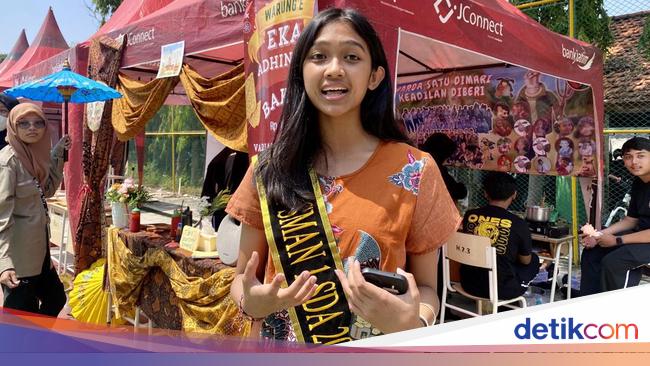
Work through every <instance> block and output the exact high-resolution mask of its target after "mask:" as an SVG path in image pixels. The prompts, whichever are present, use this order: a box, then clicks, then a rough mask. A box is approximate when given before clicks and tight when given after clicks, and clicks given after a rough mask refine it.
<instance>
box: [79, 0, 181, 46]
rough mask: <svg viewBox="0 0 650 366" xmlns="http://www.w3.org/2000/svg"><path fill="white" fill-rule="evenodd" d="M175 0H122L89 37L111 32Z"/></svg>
mask: <svg viewBox="0 0 650 366" xmlns="http://www.w3.org/2000/svg"><path fill="white" fill-rule="evenodd" d="M174 1H175V0H124V2H122V4H121V5H120V7H119V8H117V10H115V12H114V13H113V14H112V15H111V17H110V18H109V19H108V21H107V22H106V23H104V25H102V27H101V28H99V30H98V31H97V33H95V34H94V35H93V36H92V37H91V38H95V37H98V36H100V35H102V34H107V33H110V32H113V31H115V30H117V29H120V28H123V27H124V26H126V25H127V24H129V23H133V22H135V21H137V20H139V19H142V18H144V17H146V16H147V15H149V14H151V13H153V12H155V11H157V10H159V9H161V8H163V7H165V6H167V5H169V4H170V3H172V2H174Z"/></svg>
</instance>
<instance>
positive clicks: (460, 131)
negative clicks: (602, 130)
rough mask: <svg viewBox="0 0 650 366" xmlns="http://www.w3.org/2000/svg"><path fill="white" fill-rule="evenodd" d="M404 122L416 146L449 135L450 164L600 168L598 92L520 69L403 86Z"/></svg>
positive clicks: (551, 170) (549, 171) (557, 170)
mask: <svg viewBox="0 0 650 366" xmlns="http://www.w3.org/2000/svg"><path fill="white" fill-rule="evenodd" d="M396 99H397V101H396V102H397V106H398V118H399V119H401V121H402V122H403V123H404V126H405V129H406V132H407V134H408V136H409V137H410V138H411V140H412V141H413V142H415V143H416V144H417V145H418V146H420V145H421V144H423V143H424V142H425V141H426V139H427V138H428V137H429V136H430V135H431V134H433V133H444V134H446V135H448V136H449V137H450V138H451V139H453V140H454V141H455V142H456V145H457V149H456V151H455V152H454V153H453V155H452V156H451V157H450V158H449V159H448V160H447V162H446V164H447V165H450V166H457V167H466V168H472V169H482V170H499V171H506V172H513V173H526V174H535V175H565V176H566V175H574V176H584V177H592V176H595V175H596V171H597V168H598V166H597V164H598V159H597V153H596V136H595V134H596V133H597V130H596V128H595V124H594V114H595V110H594V105H593V96H592V90H591V88H590V87H589V86H588V85H583V84H579V83H575V82H571V81H567V80H563V79H559V78H555V77H552V76H548V75H543V74H540V73H538V72H535V71H531V70H527V69H524V68H520V67H514V66H513V67H494V68H485V69H476V70H465V71H452V72H445V73H440V74H437V75H436V76H435V77H431V78H428V79H424V80H420V81H416V82H409V83H403V84H398V86H397V92H396Z"/></svg>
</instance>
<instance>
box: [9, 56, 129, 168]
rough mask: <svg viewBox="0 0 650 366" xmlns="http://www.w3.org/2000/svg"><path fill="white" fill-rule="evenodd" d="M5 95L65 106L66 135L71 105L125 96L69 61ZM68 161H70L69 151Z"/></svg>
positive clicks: (65, 133)
mask: <svg viewBox="0 0 650 366" xmlns="http://www.w3.org/2000/svg"><path fill="white" fill-rule="evenodd" d="M5 93H6V94H8V95H11V96H13V97H15V98H18V97H23V98H28V99H31V100H38V101H42V102H52V103H64V112H63V118H64V126H65V131H64V135H67V134H68V102H72V103H89V102H99V101H104V100H109V99H115V98H120V97H122V94H120V93H119V92H118V91H117V90H115V89H113V88H111V87H109V86H107V85H105V84H102V83H100V82H97V81H95V80H92V79H89V78H87V77H85V76H82V75H79V74H77V73H76V72H73V71H71V70H70V63H69V62H68V60H67V59H66V60H65V61H64V62H63V69H62V70H61V71H58V72H55V73H53V74H50V75H47V76H44V77H42V78H40V79H37V80H34V81H31V82H28V83H25V84H21V85H18V86H15V87H13V88H11V89H7V90H6V91H5ZM65 160H66V161H67V160H68V159H67V151H66V152H65Z"/></svg>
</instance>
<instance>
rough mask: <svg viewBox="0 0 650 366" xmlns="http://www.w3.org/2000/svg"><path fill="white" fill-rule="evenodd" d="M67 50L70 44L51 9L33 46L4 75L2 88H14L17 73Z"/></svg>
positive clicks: (0, 86) (0, 81) (1, 81)
mask: <svg viewBox="0 0 650 366" xmlns="http://www.w3.org/2000/svg"><path fill="white" fill-rule="evenodd" d="M67 48H68V44H67V43H66V42H65V39H64V38H63V35H62V34H61V30H60V29H59V25H58V24H57V22H56V18H54V12H53V11H52V8H50V9H49V10H48V12H47V15H46V16H45V20H44V21H43V24H42V25H41V29H40V30H39V31H38V34H37V35H36V39H35V40H34V42H32V45H31V46H30V47H29V48H28V49H27V51H25V53H24V54H23V56H22V57H21V58H20V60H18V61H17V62H16V64H15V65H14V66H12V67H11V68H10V69H9V70H7V71H6V72H4V73H3V74H2V77H1V79H0V88H10V87H12V86H13V85H14V80H13V76H14V74H15V73H17V72H20V71H22V70H24V69H27V68H29V67H30V66H32V65H35V64H37V63H39V62H41V61H43V60H45V59H47V58H49V57H52V56H54V55H56V54H57V53H59V52H61V51H62V50H65V49H67Z"/></svg>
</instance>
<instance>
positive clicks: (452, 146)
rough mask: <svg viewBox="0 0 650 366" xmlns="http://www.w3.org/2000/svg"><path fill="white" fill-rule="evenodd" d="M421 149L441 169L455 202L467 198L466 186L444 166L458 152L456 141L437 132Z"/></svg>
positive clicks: (446, 185)
mask: <svg viewBox="0 0 650 366" xmlns="http://www.w3.org/2000/svg"><path fill="white" fill-rule="evenodd" d="M420 149H421V150H422V151H424V152H428V153H429V154H431V156H432V157H433V160H435V161H436V164H437V165H438V168H439V169H440V175H442V180H444V181H445V187H447V190H448V191H449V195H450V196H451V198H452V199H453V200H454V201H458V200H462V199H463V198H465V197H467V188H465V185H464V184H463V183H460V182H456V180H455V179H454V177H452V176H451V174H449V171H448V170H447V167H446V166H444V165H443V163H444V162H445V160H447V159H449V157H450V156H451V155H452V154H453V153H454V151H456V143H455V142H454V140H452V139H451V138H449V136H447V135H445V134H444V133H439V132H437V133H434V134H432V135H431V136H429V138H427V140H426V141H425V142H424V144H422V146H420ZM440 267H441V266H440Z"/></svg>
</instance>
